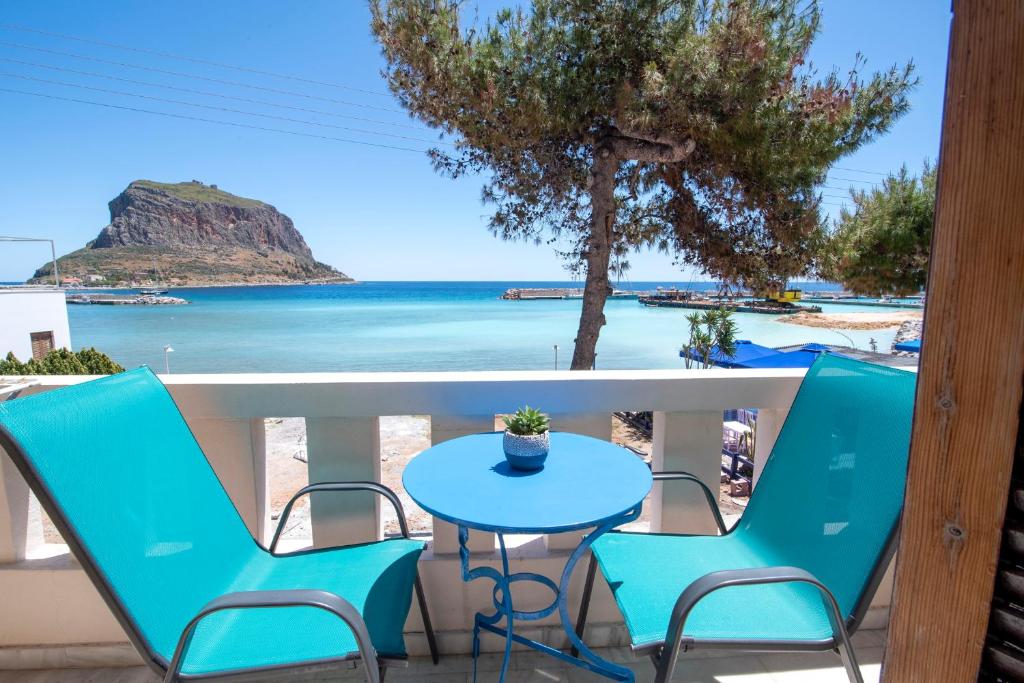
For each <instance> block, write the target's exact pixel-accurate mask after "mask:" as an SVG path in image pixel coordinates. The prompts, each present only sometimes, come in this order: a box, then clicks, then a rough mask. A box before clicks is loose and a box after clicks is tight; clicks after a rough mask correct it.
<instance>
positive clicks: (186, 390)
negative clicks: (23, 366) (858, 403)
mask: <svg viewBox="0 0 1024 683" xmlns="http://www.w3.org/2000/svg"><path fill="white" fill-rule="evenodd" d="M802 376H803V370H789V369H786V370H728V371H723V370H706V371H705V370H693V371H686V370H678V371H666V370H650V371H648V370H642V371H597V372H589V373H566V372H459V373H304V374H303V373H300V374H222V375H169V376H164V377H163V378H162V379H163V380H164V382H165V383H166V385H167V387H168V388H169V389H170V391H171V394H172V395H173V396H174V399H175V401H176V402H177V403H178V405H179V407H180V408H181V410H182V412H183V414H184V416H185V418H186V420H187V421H188V423H189V425H190V426H191V428H192V430H193V432H194V433H195V435H196V438H197V439H198V440H199V442H200V444H201V445H202V447H203V449H204V450H205V452H206V454H207V456H208V457H209V458H210V460H211V463H212V464H213V467H214V469H215V470H216V472H217V475H218V476H219V477H220V479H221V481H222V482H223V483H224V486H225V488H226V489H227V491H228V493H229V494H230V496H231V498H232V499H233V501H234V503H235V505H236V507H237V508H238V510H239V512H240V513H241V515H242V517H243V518H244V520H245V522H246V524H247V525H248V527H249V530H250V531H251V532H252V534H253V536H254V537H255V538H256V539H257V540H258V541H260V542H261V543H263V544H267V543H268V542H269V540H270V536H271V535H272V533H273V530H274V524H273V522H272V520H271V509H270V490H271V485H272V482H271V481H270V478H269V476H268V468H267V455H266V438H265V418H267V417H301V418H303V419H304V420H305V426H306V439H307V444H306V448H307V458H308V468H309V480H310V481H311V482H316V481H342V480H374V481H380V479H381V452H380V417H381V416H393V415H427V416H429V417H430V421H431V430H430V434H431V442H432V443H439V442H442V441H445V440H447V439H451V438H454V437H457V436H460V435H464V434H470V433H476V432H482V431H491V430H493V428H494V417H495V414H501V413H506V412H510V411H512V410H514V409H515V408H517V407H519V406H521V405H523V404H524V403H525V404H529V405H533V406H539V407H542V408H543V409H544V410H545V411H546V412H548V413H550V414H551V416H552V428H553V429H557V430H564V431H573V432H578V433H583V434H588V435H591V436H594V437H597V438H601V439H610V438H611V430H612V426H611V425H612V422H611V414H612V413H613V412H617V411H637V410H650V411H653V412H654V429H653V436H652V454H651V458H652V467H653V468H654V469H656V470H685V471H689V472H692V473H694V474H696V475H697V476H699V477H700V478H701V479H702V480H703V481H704V482H705V483H706V484H708V485H709V486H710V487H711V488H712V490H717V488H718V484H719V480H720V477H721V469H720V467H721V449H722V413H723V411H724V410H726V409H730V408H757V409H759V414H758V419H757V434H756V448H757V452H756V454H755V472H754V481H755V484H756V479H757V475H758V474H759V472H758V469H757V468H758V466H759V465H760V464H761V463H763V462H764V460H765V457H766V456H767V453H768V452H769V451H770V450H771V448H772V446H773V444H774V442H775V438H776V436H777V435H778V431H779V429H780V428H781V425H782V422H783V420H784V419H785V416H786V413H787V411H788V410H789V406H790V404H791V403H792V400H793V397H794V395H795V393H796V390H797V388H798V386H799V383H800V380H801V378H802ZM32 379H34V380H37V382H38V383H37V384H35V385H34V386H31V387H29V388H27V389H25V390H23V392H22V395H26V394H31V393H38V392H41V391H48V390H51V389H54V388H57V387H61V386H65V385H68V384H73V383H77V382H81V381H85V380H86V379H88V378H83V377H39V378H32ZM0 469H2V472H0V474H2V481H3V486H2V487H0V595H3V596H4V603H5V604H4V609H3V610H0V668H3V664H4V662H5V659H4V657H3V653H4V651H5V650H4V648H6V649H7V652H8V653H10V652H17V655H16V656H14V655H11V657H14V658H15V659H18V662H20V663H21V664H24V661H25V658H26V657H28V658H29V660H31V661H30V663H32V662H35V661H36V660H40V662H41V664H44V665H53V664H52V662H53V661H54V659H53V658H56V660H61V658H62V657H64V658H65V659H66V658H67V657H68V656H69V655H68V652H69V650H68V649H67V648H68V646H69V645H71V644H81V643H86V644H92V645H97V644H99V645H103V644H107V645H109V644H119V643H124V642H126V641H127V638H126V637H125V635H124V633H123V632H122V631H121V630H120V628H119V627H118V625H117V623H116V622H115V621H114V619H113V617H112V616H111V615H110V614H109V612H108V611H107V609H106V607H105V606H104V604H103V602H102V601H101V599H100V597H99V595H98V594H97V593H96V591H95V590H94V589H93V588H92V587H91V585H90V584H89V582H88V580H87V578H86V576H85V574H84V572H83V571H82V570H81V569H80V567H78V565H77V563H75V562H74V560H73V559H72V558H71V557H70V556H69V555H68V552H67V548H66V547H64V546H62V545H57V544H43V543H40V542H39V539H38V538H37V537H38V534H35V535H33V534H30V532H29V530H30V526H31V525H30V523H29V519H30V514H29V509H30V496H29V492H28V489H27V486H26V485H25V483H24V482H23V481H22V480H21V478H20V476H19V475H18V474H17V472H16V471H15V470H14V467H13V464H12V463H11V462H10V461H9V460H8V459H7V458H6V456H3V457H0ZM453 476H457V473H453ZM375 498H376V497H369V496H367V497H365V498H364V497H361V496H353V497H344V496H336V497H324V498H322V499H317V500H314V501H313V502H312V503H311V510H310V513H311V526H312V543H313V545H316V546H326V545H337V544H345V543H356V542H365V541H367V540H369V539H373V538H380V537H381V536H382V533H383V524H382V510H381V508H380V506H379V500H375ZM645 505H646V506H647V508H648V509H649V511H650V528H651V530H652V531H668V532H690V533H714V530H715V527H714V523H713V521H712V519H711V517H710V516H709V514H708V511H707V509H706V502H705V501H704V500H703V497H702V495H701V493H700V491H698V490H696V487H692V488H691V487H681V486H673V485H671V483H670V484H669V485H667V486H664V485H662V484H656V485H655V489H654V490H653V491H652V493H651V494H650V496H649V499H648V500H647V501H646V503H645ZM33 536H35V537H36V538H32V540H30V537H33ZM432 536H433V539H432V543H431V545H430V548H429V549H428V551H427V552H426V553H424V556H423V560H422V569H421V571H422V574H423V579H424V582H425V584H426V586H427V591H428V597H429V600H430V607H431V610H432V612H433V618H434V623H435V627H436V628H437V629H438V630H439V632H440V633H439V639H440V643H441V646H442V649H443V650H444V651H447V652H467V651H469V646H470V630H471V628H472V618H473V614H474V612H475V611H477V609H479V608H481V607H483V606H486V605H489V604H490V600H491V596H490V593H491V586H490V585H489V584H488V583H487V582H483V581H477V582H474V583H472V584H468V585H467V584H464V583H462V581H461V579H460V575H459V569H458V556H457V542H456V535H455V530H454V527H452V526H451V525H449V524H447V523H445V522H443V521H440V520H436V519H435V520H433V524H432ZM579 536H580V533H575V534H559V535H552V536H547V537H531V538H523V539H518V544H513V545H517V547H516V549H515V550H514V551H513V553H512V562H513V564H514V565H516V566H515V568H514V571H532V572H539V573H543V574H547V575H548V576H554V577H557V576H558V575H559V574H560V572H561V569H562V567H563V566H564V563H565V559H566V556H567V554H568V552H569V551H570V550H571V549H572V548H573V547H575V545H576V543H577V542H578V540H579ZM470 546H471V548H472V549H473V550H474V552H476V553H477V554H478V557H477V558H474V561H475V562H476V563H488V562H491V563H495V566H496V563H497V561H498V559H497V556H496V554H495V552H494V537H493V535H490V534H483V533H476V532H474V533H473V534H472V536H471V540H470ZM582 573H583V572H579V574H581V576H578V577H575V580H576V581H577V582H578V584H582V578H583V577H582ZM599 583H600V582H599ZM579 590H580V586H579V585H577V584H576V583H574V586H573V589H572V591H571V592H572V596H571V598H572V599H575V600H578V598H579ZM890 590H891V589H890V588H889V587H888V585H884V586H883V588H882V589H881V590H880V591H879V595H878V596H876V602H875V605H876V607H877V609H876V610H874V614H873V615H872V616H871V617H869V618H871V619H872V620H873V621H874V623H875V625H881V623H883V622H884V619H885V614H886V611H887V610H886V606H887V604H888V594H889V592H890ZM549 599H550V597H549V596H548V595H546V594H543V590H538V592H537V595H531V594H530V592H529V588H528V587H527V588H526V589H525V590H524V592H523V594H522V595H520V594H517V597H516V600H517V604H522V605H524V609H526V608H529V607H530V603H531V602H536V604H537V605H538V606H540V605H541V604H542V603H544V602H545V601H546V600H549ZM591 615H592V616H591V623H592V624H594V627H593V628H588V640H592V641H594V645H595V646H602V645H615V644H623V643H625V642H626V638H625V635H624V630H623V628H622V627H621V623H620V617H619V615H618V612H617V610H616V608H615V606H614V604H613V602H612V600H611V595H610V593H609V592H608V591H607V589H605V588H603V587H601V588H600V590H599V591H598V594H597V595H596V596H595V602H594V606H593V607H592V609H591ZM419 624H420V621H419V615H418V614H417V613H416V612H415V607H414V609H413V613H412V614H411V615H410V619H409V622H408V624H407V629H408V631H409V633H408V635H407V640H408V642H409V648H410V651H411V652H412V653H413V654H416V653H419V652H423V651H425V645H424V643H423V642H422V634H419V633H416V631H418V630H419V628H420V626H419ZM869 625H871V624H869ZM536 628H537V629H538V631H539V632H538V633H537V634H536V635H538V636H539V637H542V638H543V637H545V636H549V637H551V638H553V639H555V642H556V643H557V642H558V640H560V637H559V635H560V634H561V630H560V628H559V627H557V626H555V621H554V617H551V618H549V619H548V620H547V621H542V622H539V624H538V626H537V627H536ZM527 635H528V634H527ZM490 640H491V639H485V641H484V643H483V644H484V646H485V647H497V646H498V644H499V643H498V642H497V639H494V642H490ZM117 647H121V646H116V645H115V648H114V649H113V650H111V649H110V648H108V649H107V650H106V652H107V658H108V659H110V658H116V657H115V654H116V651H117V650H116V648H117ZM26 648H36V650H27V649H26ZM39 648H42V649H39ZM32 652H35V653H36V654H34V655H33V654H31V653H32ZM26 653H29V654H26ZM11 657H8V659H11ZM33 657H34V658H35V659H33ZM8 663H10V662H8Z"/></svg>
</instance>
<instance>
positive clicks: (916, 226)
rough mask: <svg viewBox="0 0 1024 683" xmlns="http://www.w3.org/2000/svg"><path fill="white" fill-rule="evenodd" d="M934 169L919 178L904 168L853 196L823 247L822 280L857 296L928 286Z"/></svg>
mask: <svg viewBox="0 0 1024 683" xmlns="http://www.w3.org/2000/svg"><path fill="white" fill-rule="evenodd" d="M935 180H936V175H935V168H934V167H933V166H931V165H930V164H927V163H926V164H925V165H924V170H923V171H922V172H921V176H920V177H919V178H917V177H913V176H911V175H910V173H909V172H908V171H907V169H906V167H903V168H901V169H900V171H899V173H897V174H895V175H890V176H889V177H888V178H886V179H885V180H884V181H883V182H882V186H881V187H878V188H874V189H872V190H870V191H865V190H853V191H851V193H850V196H851V198H852V199H853V210H852V211H850V210H848V209H845V208H844V209H843V210H842V211H841V212H840V214H839V220H838V221H837V222H836V225H835V229H834V231H833V232H832V233H831V235H830V236H829V239H828V241H827V242H825V244H824V245H823V247H822V251H821V255H820V256H819V263H818V275H819V276H820V277H822V278H824V279H826V280H832V281H835V282H841V283H842V284H843V286H844V287H846V289H848V290H850V291H851V292H854V293H856V294H865V295H869V296H880V295H882V294H890V295H893V296H903V295H906V294H916V293H917V292H919V291H921V290H922V289H924V287H925V285H926V284H927V281H928V258H929V256H930V255H931V243H932V228H933V227H934V225H935Z"/></svg>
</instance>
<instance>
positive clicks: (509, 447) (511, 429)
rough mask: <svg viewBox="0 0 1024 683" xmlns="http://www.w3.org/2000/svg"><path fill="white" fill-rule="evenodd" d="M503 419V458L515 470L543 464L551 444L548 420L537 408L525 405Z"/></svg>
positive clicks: (532, 467)
mask: <svg viewBox="0 0 1024 683" xmlns="http://www.w3.org/2000/svg"><path fill="white" fill-rule="evenodd" d="M502 419H503V420H504V421H505V438H504V440H503V442H502V445H503V446H504V449H505V459H506V460H508V464H509V465H511V466H512V467H514V468H515V469H517V470H537V469H540V468H541V467H543V466H544V460H545V459H546V458H547V457H548V448H549V447H550V445H551V438H550V433H549V431H548V427H549V426H550V421H549V420H548V418H547V416H546V415H544V414H543V413H542V412H540V411H539V410H536V409H534V408H531V407H530V406H526V407H524V408H520V409H519V410H517V411H516V412H515V413H514V414H512V415H511V416H509V415H506V416H505V417H503V418H502Z"/></svg>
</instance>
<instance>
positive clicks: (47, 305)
mask: <svg viewBox="0 0 1024 683" xmlns="http://www.w3.org/2000/svg"><path fill="white" fill-rule="evenodd" d="M32 332H53V344H54V348H58V349H59V348H62V347H63V348H69V349H70V348H71V330H70V328H69V327H68V309H67V304H66V303H65V302H64V292H63V291H61V290H59V289H33V288H28V287H26V288H20V287H17V288H0V357H2V356H6V355H7V352H8V351H13V352H14V355H15V356H17V357H18V360H20V361H26V360H29V359H30V358H32V342H31V339H30V338H29V335H30V334H31V333H32Z"/></svg>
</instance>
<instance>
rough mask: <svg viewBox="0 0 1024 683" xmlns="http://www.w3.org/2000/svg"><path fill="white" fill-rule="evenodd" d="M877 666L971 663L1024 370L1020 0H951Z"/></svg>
mask: <svg viewBox="0 0 1024 683" xmlns="http://www.w3.org/2000/svg"><path fill="white" fill-rule="evenodd" d="M924 338H925V343H924V349H923V353H922V363H921V370H920V374H919V378H918V389H917V408H916V412H915V416H914V430H913V439H912V444H911V449H910V466H909V471H908V480H907V498H906V508H905V511H904V519H903V535H902V543H901V547H900V553H899V559H898V562H897V567H896V588H895V595H894V598H893V611H892V618H891V622H890V627H889V644H888V649H887V653H888V655H887V659H886V661H885V663H884V666H883V680H885V681H891V682H892V683H905V682H907V681H968V680H975V679H976V678H977V672H978V667H979V663H980V660H981V651H982V641H983V638H984V634H985V630H986V625H987V623H988V617H989V602H990V600H991V598H992V587H993V579H994V576H995V568H996V556H997V554H998V551H999V541H1000V534H1001V530H1002V523H1003V516H1004V513H1005V505H1006V496H1007V491H1008V486H1009V479H1010V471H1011V466H1012V461H1013V450H1014V443H1015V440H1016V435H1017V430H1018V420H1019V408H1020V402H1021V387H1022V381H1024V2H1021V0H954V3H953V26H952V33H951V39H950V51H949V71H948V76H947V81H946V102H945V112H944V116H943V125H942V144H941V150H940V156H939V178H938V207H937V213H936V224H935V235H934V238H933V243H932V258H931V269H930V275H929V280H928V297H927V310H926V312H925V337H924Z"/></svg>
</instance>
